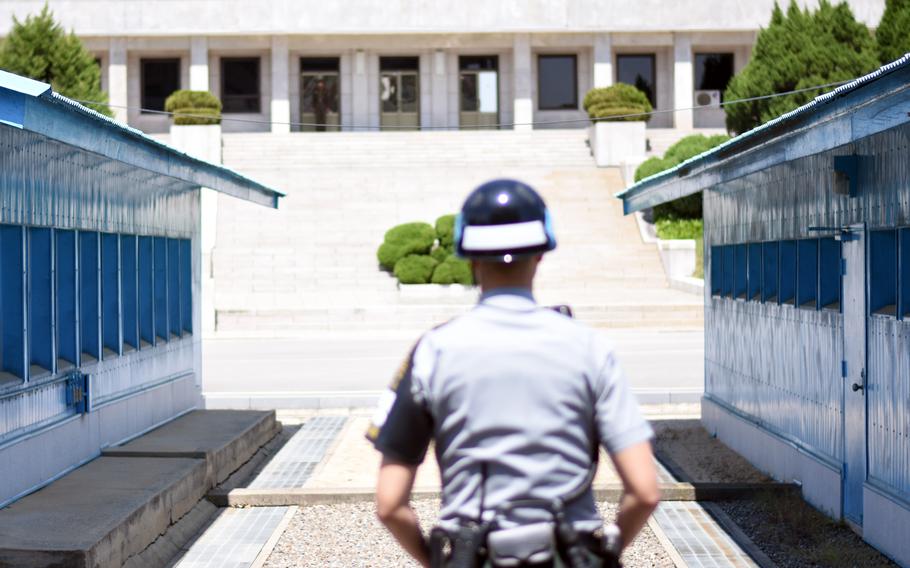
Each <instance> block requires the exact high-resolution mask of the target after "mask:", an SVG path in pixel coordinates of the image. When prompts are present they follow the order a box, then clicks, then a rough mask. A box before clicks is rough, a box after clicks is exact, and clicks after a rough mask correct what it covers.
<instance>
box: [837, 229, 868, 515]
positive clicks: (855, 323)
mask: <svg viewBox="0 0 910 568" xmlns="http://www.w3.org/2000/svg"><path fill="white" fill-rule="evenodd" d="M842 250H843V255H844V280H843V282H844V305H843V313H844V364H843V367H844V373H843V375H844V378H843V382H844V384H843V388H844V517H846V518H847V519H849V520H850V521H852V522H854V523H856V524H858V525H862V524H863V483H865V481H866V396H865V393H866V391H865V386H866V384H865V378H866V315H867V313H868V312H867V310H866V231H865V226H864V225H853V226H851V227H849V229H848V230H847V231H846V232H845V233H844V235H843V248H842Z"/></svg>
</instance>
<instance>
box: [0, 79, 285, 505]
mask: <svg viewBox="0 0 910 568" xmlns="http://www.w3.org/2000/svg"><path fill="white" fill-rule="evenodd" d="M202 187H206V188H211V189H214V190H217V191H219V192H222V193H225V194H227V195H232V196H234V197H238V198H241V199H245V200H249V201H252V202H255V203H258V204H261V205H264V206H267V207H277V205H278V198H279V197H280V196H281V194H280V193H278V192H276V191H274V190H272V189H269V188H267V187H264V186H262V185H260V184H258V183H256V182H254V181H252V180H249V179H247V178H244V177H243V176H241V175H239V174H237V173H234V172H232V171H230V170H228V169H226V168H223V167H221V166H216V165H213V164H209V163H207V162H204V161H200V160H197V159H195V158H192V157H190V156H188V155H186V154H184V153H181V152H179V151H177V150H174V149H172V148H170V147H168V146H166V145H164V144H161V143H159V142H156V141H155V140H153V139H151V138H149V137H147V136H145V135H144V134H142V133H141V132H139V131H137V130H134V129H132V128H129V127H125V126H123V125H120V124H118V123H115V122H113V121H111V120H109V119H107V118H106V117H104V116H102V115H100V114H98V113H96V112H94V111H92V110H89V109H87V108H85V107H83V106H81V105H79V104H77V103H75V102H73V101H71V100H69V99H66V98H65V97H62V96H60V95H58V94H57V93H54V92H53V91H52V90H51V88H50V86H49V85H47V84H44V83H39V82H36V81H32V80H29V79H25V78H22V77H19V76H16V75H11V74H9V73H5V72H3V71H0V480H2V483H0V506H3V505H4V504H8V503H10V502H12V501H14V500H16V499H18V498H19V497H21V496H23V495H25V494H27V493H29V492H31V491H34V490H35V489H36V488H38V487H41V486H42V485H44V484H47V483H48V482H50V481H53V480H54V479H56V478H59V477H60V476H62V475H64V474H66V473H67V472H69V471H71V470H72V469H74V468H76V467H78V466H79V465H81V464H83V463H86V462H87V461H89V460H91V459H93V458H95V457H97V456H98V455H99V454H100V451H101V449H102V448H104V447H107V446H111V445H115V444H118V443H121V442H123V441H125V440H128V439H130V438H133V437H135V436H137V435H139V434H141V433H144V432H146V431H148V430H150V429H152V428H154V427H156V426H158V425H160V424H162V423H164V422H167V421H169V420H172V419H174V418H175V417H177V416H180V415H181V414H183V413H186V412H189V411H190V410H192V409H194V408H196V407H197V406H199V405H200V403H201V400H202V397H201V389H200V386H201V385H200V380H201V373H200V364H201V356H200V334H199V333H198V330H199V328H200V310H199V306H200V299H199V294H200V282H201V272H200V265H201V262H200V252H199V251H200V245H199V238H200V193H201V190H200V188H202Z"/></svg>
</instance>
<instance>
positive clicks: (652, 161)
mask: <svg viewBox="0 0 910 568" xmlns="http://www.w3.org/2000/svg"><path fill="white" fill-rule="evenodd" d="M672 167H673V166H668V165H667V161H666V160H664V159H663V158H658V157H657V156H653V157H651V158H648V159H647V160H645V161H644V162H642V163H641V165H640V166H638V169H637V170H635V181H636V182H638V181H641V180H643V179H645V178H646V177H651V176H653V175H654V174H659V173H660V172H662V171H664V170H668V169H670V168H672Z"/></svg>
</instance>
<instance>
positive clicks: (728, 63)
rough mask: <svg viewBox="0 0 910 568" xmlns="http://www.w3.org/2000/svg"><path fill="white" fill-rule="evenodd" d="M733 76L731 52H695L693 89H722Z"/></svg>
mask: <svg viewBox="0 0 910 568" xmlns="http://www.w3.org/2000/svg"><path fill="white" fill-rule="evenodd" d="M732 78H733V54H732V53H696V54H695V89H696V90H699V91H707V90H710V91H720V92H721V96H723V92H724V90H725V89H726V88H727V84H728V83H729V82H730V79H732Z"/></svg>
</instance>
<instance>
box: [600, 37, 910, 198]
mask: <svg viewBox="0 0 910 568" xmlns="http://www.w3.org/2000/svg"><path fill="white" fill-rule="evenodd" d="M872 84H875V87H876V88H874V89H873V88H871V85H872ZM895 96H896V97H897V101H895V100H894V97H895ZM908 111H910V53H907V54H906V55H904V56H903V57H901V58H900V59H898V60H897V61H894V62H892V63H889V64H888V65H885V66H883V67H881V68H879V69H877V70H875V71H873V72H872V73H869V74H868V75H865V76H863V77H860V78H858V79H856V80H854V81H851V82H850V83H847V84H844V85H841V86H840V87H838V88H836V89H834V90H833V91H831V92H828V93H825V94H823V95H819V96H818V97H816V98H815V99H813V100H812V101H811V102H809V103H807V104H805V105H803V106H801V107H799V108H797V109H795V110H792V111H790V112H788V113H786V114H783V115H781V116H779V117H777V118H775V119H774V120H771V121H769V122H767V123H765V124H763V125H761V126H758V127H756V128H754V129H752V130H750V131H748V132H745V133H743V134H741V135H739V136H737V137H735V138H732V139H730V140H728V141H727V142H724V143H723V144H720V145H719V146H716V147H714V148H712V149H711V150H708V151H707V152H704V153H702V154H699V155H698V156H694V157H692V158H690V159H688V160H686V161H684V162H682V163H681V164H679V165H677V166H676V167H674V168H671V169H669V170H665V171H663V172H660V173H657V174H654V175H652V176H650V177H647V178H645V179H643V180H641V181H639V182H638V183H636V184H634V185H632V186H631V187H629V188H627V189H625V190H624V191H621V192H619V193H617V194H616V197H618V198H620V199H622V200H623V209H624V211H625V213H626V214H629V213H634V212H635V211H640V210H642V209H647V208H648V207H653V206H654V205H658V204H660V203H665V202H667V201H673V200H674V199H679V198H680V197H685V196H687V195H691V194H693V193H697V192H699V191H702V190H703V189H706V188H708V187H711V186H713V185H716V184H718V183H721V182H725V181H729V180H731V179H736V178H739V177H743V176H745V175H748V174H750V173H753V172H755V171H758V170H761V169H766V168H768V167H771V166H773V165H776V164H779V163H782V162H785V161H790V160H793V159H796V158H800V157H803V156H808V155H812V154H816V153H819V152H821V151H824V150H828V149H831V148H835V147H837V146H841V145H843V144H847V143H849V142H851V141H853V140H857V139H859V138H863V137H865V136H869V135H871V134H875V133H876V132H881V131H882V130H886V129H888V128H893V127H894V126H897V125H898V124H903V123H906V122H910V112H908ZM822 123H824V125H825V127H824V129H823V132H820V133H815V134H814V135H812V134H807V130H808V127H810V126H811V127H820V126H821V125H822Z"/></svg>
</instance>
